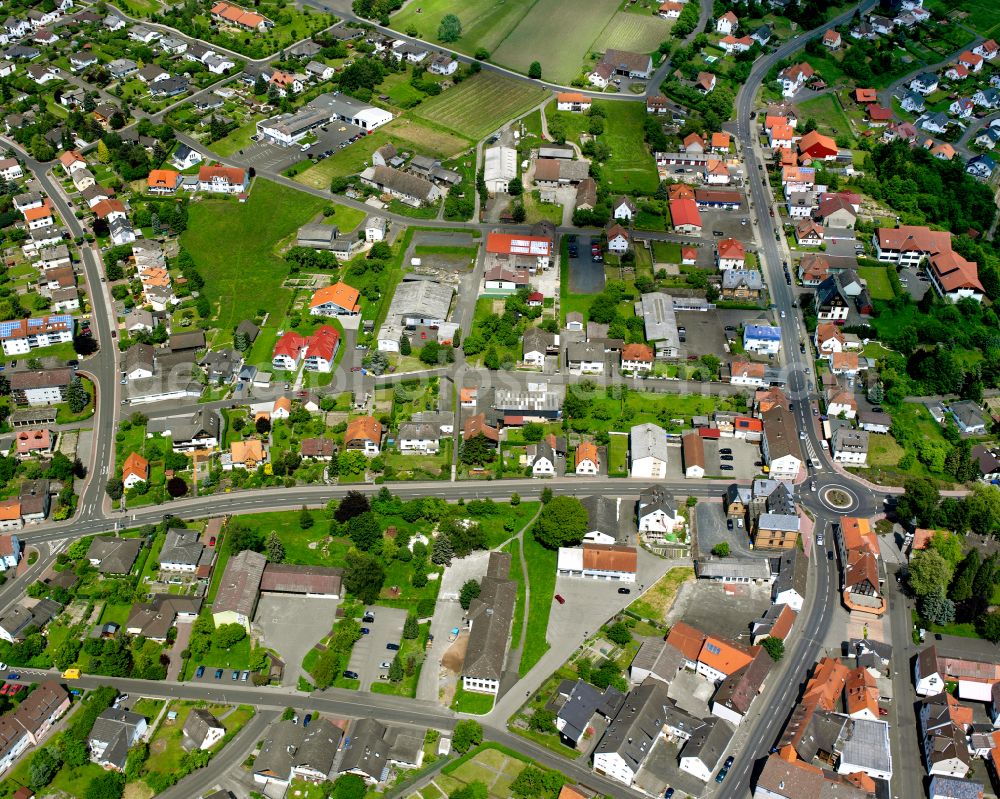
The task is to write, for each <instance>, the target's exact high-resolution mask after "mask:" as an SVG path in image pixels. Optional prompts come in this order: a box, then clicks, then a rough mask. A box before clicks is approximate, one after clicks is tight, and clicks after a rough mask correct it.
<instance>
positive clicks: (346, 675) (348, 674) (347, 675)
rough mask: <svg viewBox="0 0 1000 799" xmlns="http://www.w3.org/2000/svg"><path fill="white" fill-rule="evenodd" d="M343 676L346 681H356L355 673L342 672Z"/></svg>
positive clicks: (356, 675)
mask: <svg viewBox="0 0 1000 799" xmlns="http://www.w3.org/2000/svg"><path fill="white" fill-rule="evenodd" d="M344 676H345V677H346V678H347V679H348V680H356V679H358V673H357V672H356V671H345V672H344Z"/></svg>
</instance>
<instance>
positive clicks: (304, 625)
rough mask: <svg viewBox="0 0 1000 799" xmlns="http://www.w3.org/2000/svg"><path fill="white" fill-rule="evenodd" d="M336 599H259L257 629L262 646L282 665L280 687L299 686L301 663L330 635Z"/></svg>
mask: <svg viewBox="0 0 1000 799" xmlns="http://www.w3.org/2000/svg"><path fill="white" fill-rule="evenodd" d="M339 604H340V600H338V599H321V598H315V597H297V596H266V595H265V596H262V597H261V598H260V602H258V603H257V616H256V617H255V618H254V625H256V626H257V627H258V628H259V629H260V630H261V632H262V633H263V636H264V645H265V646H267V647H268V648H270V649H274V650H275V651H276V652H277V653H278V655H279V656H280V657H281V659H282V660H283V661H284V662H285V674H284V677H283V678H282V684H283V685H298V682H299V677H300V676H302V675H303V674H304V672H303V671H302V659H303V658H304V657H305V656H306V654H307V653H308V652H309V650H310V649H312V648H313V646H315V645H316V644H317V643H318V642H319V641H321V640H322V639H323V638H325V637H326V636H327V635H329V634H330V630H331V629H332V628H333V623H334V616H335V615H336V612H337V606H338V605H339Z"/></svg>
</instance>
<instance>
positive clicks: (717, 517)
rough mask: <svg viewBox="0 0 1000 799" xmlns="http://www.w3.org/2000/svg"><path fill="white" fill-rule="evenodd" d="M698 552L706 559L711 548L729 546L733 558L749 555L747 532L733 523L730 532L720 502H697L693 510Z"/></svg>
mask: <svg viewBox="0 0 1000 799" xmlns="http://www.w3.org/2000/svg"><path fill="white" fill-rule="evenodd" d="M695 520H696V524H697V527H696V535H697V538H698V552H699V553H700V554H701V556H702V557H708V555H709V553H710V552H711V551H712V548H713V547H716V546H718V545H719V544H729V551H730V552H731V553H732V555H733V556H734V557H735V556H744V557H746V556H749V555H750V539H749V537H748V536H747V531H746V530H745V529H744V528H742V527H737V526H736V523H735V522H733V529H732V530H730V529H729V527H728V525H727V524H726V522H727V519H726V511H725V508H723V506H722V503H721V502H704V501H702V502H699V503H698V505H697V507H696V508H695Z"/></svg>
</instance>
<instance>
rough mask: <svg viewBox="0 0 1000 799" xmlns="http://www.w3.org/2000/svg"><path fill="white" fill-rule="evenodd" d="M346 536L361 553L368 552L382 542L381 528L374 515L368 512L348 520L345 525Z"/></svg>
mask: <svg viewBox="0 0 1000 799" xmlns="http://www.w3.org/2000/svg"><path fill="white" fill-rule="evenodd" d="M347 535H348V536H350V539H351V541H353V542H354V546H356V547H357V548H358V549H360V550H361V551H362V552H368V551H369V550H371V549H372V548H373V547H374V546H375V544H377V543H378V542H379V541H381V540H382V528H381V527H380V526H379V523H378V519H376V518H375V514H374V513H372V512H371V511H370V510H369V511H365V512H364V513H362V514H361V515H360V516H355V517H354V518H353V519H351V520H350V522H349V523H348V524H347Z"/></svg>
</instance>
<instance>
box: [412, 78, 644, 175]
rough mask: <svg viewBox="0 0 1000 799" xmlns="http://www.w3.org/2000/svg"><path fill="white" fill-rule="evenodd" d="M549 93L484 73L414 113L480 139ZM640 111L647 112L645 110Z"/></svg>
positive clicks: (461, 134) (460, 133) (429, 101)
mask: <svg viewBox="0 0 1000 799" xmlns="http://www.w3.org/2000/svg"><path fill="white" fill-rule="evenodd" d="M547 96H548V92H546V91H545V90H544V89H541V88H538V87H535V86H531V85H529V84H526V83H523V82H521V81H517V80H513V79H511V78H505V77H502V76H500V75H496V74H493V73H485V72H480V73H479V74H478V75H475V76H474V77H472V78H469V80H465V81H462V83H460V84H459V85H458V86H456V87H455V88H453V89H449V90H448V91H446V92H443V93H441V94H439V95H438V96H437V97H435V98H433V99H431V100H428V101H427V102H425V103H423V104H422V105H420V106H418V107H417V108H416V109H414V111H413V113H414V115H415V116H417V117H418V118H420V119H425V120H427V121H429V122H434V123H436V124H438V125H441V126H442V127H445V128H447V129H448V130H450V131H453V132H455V133H457V134H458V135H459V136H465V137H466V138H469V139H472V140H474V141H479V140H480V139H482V138H485V137H486V136H488V135H489V134H490V133H492V132H493V131H494V130H496V129H497V128H498V127H500V125H502V124H503V123H504V122H506V121H507V120H510V119H513V118H515V117H517V116H520V115H521V114H523V113H525V112H527V111H529V110H530V109H531V108H532V107H534V106H536V105H538V104H539V103H541V102H542V101H543V100H544V99H545V98H546V97H547ZM635 105H637V106H638V105H639V104H638V103H636V104H635ZM640 110H642V111H643V113H645V109H640ZM640 124H641V123H640ZM640 130H641V128H640ZM654 174H655V169H654ZM655 188H656V187H655V186H654V187H653V189H654V190H655ZM649 193H652V192H649Z"/></svg>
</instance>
